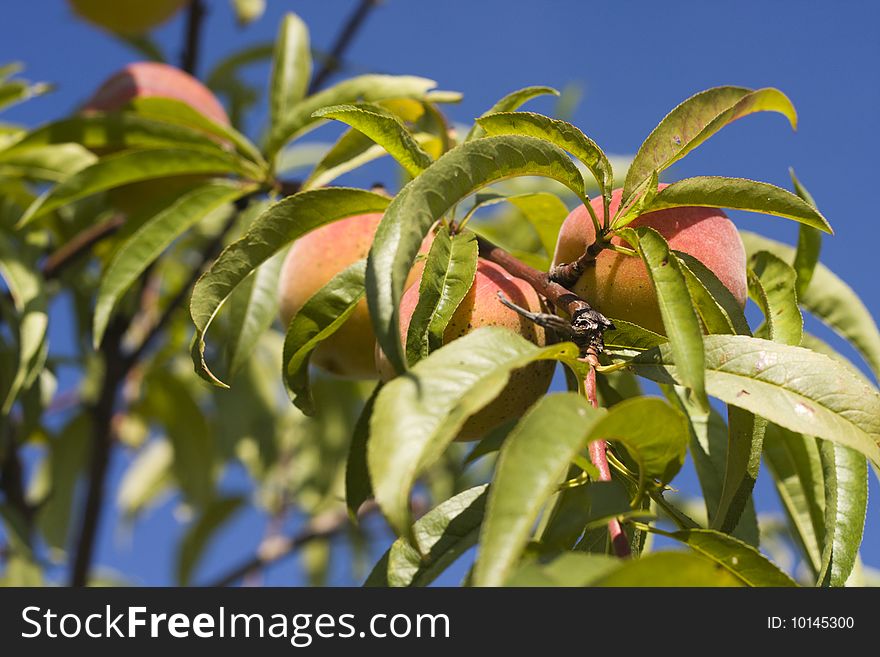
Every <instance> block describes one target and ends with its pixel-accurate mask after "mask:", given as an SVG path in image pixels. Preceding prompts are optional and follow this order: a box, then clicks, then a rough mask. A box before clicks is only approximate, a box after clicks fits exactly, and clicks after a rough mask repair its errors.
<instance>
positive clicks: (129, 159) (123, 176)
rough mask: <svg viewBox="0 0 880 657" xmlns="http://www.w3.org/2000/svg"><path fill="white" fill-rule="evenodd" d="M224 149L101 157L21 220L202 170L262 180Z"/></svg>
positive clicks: (145, 151)
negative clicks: (142, 183) (135, 185)
mask: <svg viewBox="0 0 880 657" xmlns="http://www.w3.org/2000/svg"><path fill="white" fill-rule="evenodd" d="M244 164H245V163H244V162H243V161H242V160H240V159H239V158H237V157H235V156H232V155H229V154H226V153H224V152H223V151H220V150H215V151H208V150H195V149H183V148H156V149H143V150H135V151H124V152H122V153H116V154H113V155H109V156H107V157H104V158H102V159H100V160H98V161H97V162H96V163H95V164H93V165H92V166H90V167H86V168H85V169H83V170H82V171H79V172H78V173H76V174H74V175H73V176H70V177H69V178H67V179H66V180H64V182H62V183H60V184H59V185H56V186H55V187H53V188H52V189H50V190H49V191H48V192H46V193H45V194H43V195H42V196H40V198H38V199H37V200H36V201H35V202H34V203H33V204H31V206H30V207H29V208H28V209H27V210H26V211H25V213H24V215H23V216H22V217H21V219H20V220H19V222H18V226H19V227H22V226H24V225H25V224H28V223H30V222H31V221H33V220H34V219H37V218H39V217H42V216H44V215H46V214H48V213H49V212H51V211H52V210H55V209H57V208H60V207H63V206H65V205H69V204H70V203H73V202H74V201H78V200H80V199H82V198H85V197H87V196H91V195H92V194H96V193H97V192H102V191H105V190H108V189H112V188H114V187H120V186H122V185H126V184H128V183H132V182H138V181H141V180H153V179H156V178H167V177H169V176H179V175H191V174H198V173H205V174H225V173H235V174H239V175H242V176H245V177H250V178H254V179H259V174H257V173H255V172H254V171H253V170H252V167H251V166H244Z"/></svg>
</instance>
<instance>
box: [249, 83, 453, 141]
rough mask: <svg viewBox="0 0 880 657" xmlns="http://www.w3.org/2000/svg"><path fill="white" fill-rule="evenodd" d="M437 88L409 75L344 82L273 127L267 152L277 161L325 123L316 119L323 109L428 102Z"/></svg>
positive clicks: (305, 101)
mask: <svg viewBox="0 0 880 657" xmlns="http://www.w3.org/2000/svg"><path fill="white" fill-rule="evenodd" d="M436 86H437V83H436V82H434V81H433V80H428V79H426V78H418V77H414V76H409V75H360V76H357V77H354V78H349V79H348V80H344V81H343V82H340V83H339V84H336V85H334V86H332V87H329V88H328V89H325V90H323V91H320V92H318V93H316V94H313V95H311V96H309V97H308V98H305V99H303V101H302V102H300V103H297V105H296V107H294V108H293V109H292V110H291V111H290V112H288V113H287V115H286V116H285V117H284V118H283V120H282V121H281V122H280V123H278V124H276V125H274V126H272V130H271V132H270V133H269V137H268V139H267V142H266V148H265V151H266V153H267V154H268V156H269V158H270V159H273V158H274V157H275V155H276V154H277V153H278V151H279V150H281V148H282V147H283V146H284V145H285V144H286V143H287V142H288V141H290V140H291V139H294V138H295V137H298V136H300V135H302V134H304V133H305V132H307V131H308V130H310V129H312V128H314V127H316V126H317V125H318V123H319V122H320V121H321V119H319V118H316V117H314V116H312V115H313V114H314V112H316V111H317V110H319V109H321V108H322V107H328V106H330V105H341V104H344V103H355V102H359V101H363V102H368V103H374V102H376V101H379V100H387V99H389V98H415V99H424V98H425V97H426V95H427V93H428V91H429V90H431V89H433V88H434V87H436Z"/></svg>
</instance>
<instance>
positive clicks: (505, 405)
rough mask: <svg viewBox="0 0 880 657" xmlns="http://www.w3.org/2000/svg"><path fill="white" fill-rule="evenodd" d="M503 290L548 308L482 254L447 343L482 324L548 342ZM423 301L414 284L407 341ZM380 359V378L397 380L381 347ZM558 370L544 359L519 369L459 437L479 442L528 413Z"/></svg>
mask: <svg viewBox="0 0 880 657" xmlns="http://www.w3.org/2000/svg"><path fill="white" fill-rule="evenodd" d="M498 292H501V293H503V294H504V295H505V296H506V297H507V298H508V299H510V300H511V301H512V302H513V303H515V304H516V305H518V306H520V307H522V308H527V309H528V310H531V311H532V312H540V311H541V310H542V308H541V299H540V297H539V296H538V294H537V292H535V290H534V289H533V288H532V287H531V286H530V285H529V284H528V283H526V282H525V281H524V280H522V279H519V278H515V277H513V276H511V275H510V274H509V273H507V271H506V270H504V269H503V268H502V267H500V266H499V265H496V264H495V263H494V262H490V261H489V260H483V259H482V258H481V259H480V260H479V261H478V262H477V273H476V276H475V277H474V284H473V285H472V286H471V289H470V291H469V292H468V293H467V295H466V296H465V298H464V299H463V300H462V302H461V304H459V306H458V308H457V309H456V311H455V313H453V315H452V319H451V320H450V322H449V325H448V326H447V327H446V331H445V332H444V334H443V342H444V344H446V343H448V342H450V341H451V340H455V339H456V338H460V337H461V336H463V335H465V334H466V333H469V332H470V331H472V330H474V329H477V328H480V327H481V326H501V327H503V328H507V329H510V330H511V331H513V332H515V333H517V334H519V335H521V336H522V337H524V338H526V339H527V340H530V341H531V342H534V343H535V344H537V345H541V346H543V345H544V344H545V342H546V336H545V335H544V329H543V328H541V327H539V326H537V325H536V324H534V323H532V322H530V321H529V320H527V319H525V318H524V317H522V316H521V315H519V314H518V313H516V312H515V311H513V310H511V309H510V308H508V307H507V306H505V305H503V304H502V303H501V302H500V301H499V299H498ZM418 300H419V286H418V285H413V286H411V287H410V288H409V289H408V290H406V292H404V294H403V298H402V299H401V301H400V333H401V336H402V337H403V339H404V342H405V341H406V333H407V330H408V329H409V323H410V320H411V319H412V314H413V311H414V310H415V307H416V304H417V303H418ZM376 360H377V366H378V368H379V374H380V376H381V377H382V378H383V379H385V380H387V379H389V378H391V377H392V376H393V375H394V368H393V367H392V365H391V363H390V362H389V361H388V359H387V358H386V357H385V354H384V353H382V352H381V351H380V350H378V349H377V358H376ZM553 369H554V363H553V362H550V361H540V362H536V363H532V364H531V365H528V366H526V367H523V368H521V369H518V370H515V371H514V372H513V373H512V374H511V376H510V381H509V382H508V383H507V386H506V387H505V388H504V389H503V390H502V391H501V393H500V394H499V395H498V397H496V398H495V399H494V400H493V401H492V402H491V403H490V404H489V405H488V406H486V407H484V408H483V409H482V410H480V411H479V412H477V413H476V414H474V415H473V416H471V417H470V418H469V419H468V420H467V422H466V423H465V425H464V427H462V430H461V432H460V433H459V435H458V437H457V438H456V439H457V440H477V439H479V438H481V437H483V436H484V435H485V434H486V433H488V432H489V431H490V430H491V429H494V428H495V427H497V426H498V425H500V424H502V423H503V422H505V421H507V420H509V419H511V418H515V417H519V416H520V415H522V414H523V413H524V412H525V411H526V409H527V408H528V407H529V406H531V405H532V404H533V403H534V402H535V401H537V399H538V398H539V397H540V396H541V395H543V394H544V393H545V392H547V388H548V387H549V386H550V380H551V379H552V378H553Z"/></svg>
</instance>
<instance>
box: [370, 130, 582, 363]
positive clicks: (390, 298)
mask: <svg viewBox="0 0 880 657" xmlns="http://www.w3.org/2000/svg"><path fill="white" fill-rule="evenodd" d="M524 175H536V176H546V177H548V178H552V179H554V180H558V181H559V182H561V183H563V184H565V185H566V186H568V187H569V188H570V189H571V190H572V191H574V192H575V193H576V194H577V195H578V196H579V197H580V198H581V199H582V200H584V202H586V199H585V198H584V191H583V190H584V179H583V176H582V175H581V173H580V171H578V169H577V167H575V165H574V163H573V162H572V161H571V159H570V158H569V157H568V156H567V155H566V154H565V152H564V151H562V150H561V149H560V148H558V147H557V146H554V145H553V144H550V143H548V142H545V141H543V140H540V139H535V138H534V137H522V136H513V135H506V136H503V137H487V138H485V139H479V140H476V141H472V142H467V143H464V144H462V145H460V146H457V147H456V148H453V149H452V150H451V151H449V152H448V153H446V154H445V155H443V156H442V157H441V158H440V159H438V160H437V161H436V162H435V163H434V164H432V165H431V166H430V167H429V168H428V169H426V170H425V172H424V173H423V174H421V175H420V176H418V177H417V178H415V179H414V180H413V181H412V182H410V183H409V184H408V185H407V186H406V187H404V188H403V189H402V190H401V191H400V192H399V193H398V194H397V196H396V197H395V198H394V200H393V201H392V202H391V205H390V206H389V207H388V210H387V211H386V212H385V216H384V217H383V218H382V221H381V222H380V223H379V226H378V228H377V230H376V236H375V238H374V240H373V246H372V248H371V249H370V255H369V258H368V260H367V303H368V304H369V307H370V316H371V318H372V320H373V326H374V328H375V331H376V336H377V339H378V342H379V346H380V347H381V348H382V350H383V351H384V352H385V354H386V355H387V356H388V359H389V360H390V362H391V363H392V365H393V366H394V368H395V369H396V370H397V371H403V370H405V369H406V363H405V360H406V359H405V354H404V352H403V348H402V346H401V343H400V323H399V321H398V317H397V312H398V304H399V302H400V297H401V296H402V294H403V288H404V284H405V282H406V278H407V276H408V275H409V271H410V268H411V266H412V263H413V260H414V259H415V256H416V253H417V252H418V250H419V247H420V245H421V242H422V239H423V238H424V236H425V235H426V234H427V232H428V229H429V228H430V227H431V226H432V225H433V224H434V223H435V222H436V221H437V220H438V219H440V218H441V217H442V216H443V215H444V214H445V213H446V212H448V211H449V210H450V209H451V208H452V207H453V206H454V205H455V204H456V203H458V202H459V201H461V200H462V199H464V198H465V197H467V196H469V195H470V194H472V193H474V192H476V191H477V190H479V189H480V188H481V187H484V186H486V185H488V184H491V183H493V182H496V181H498V180H503V179H505V178H511V177H515V176H524Z"/></svg>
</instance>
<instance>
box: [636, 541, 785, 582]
mask: <svg viewBox="0 0 880 657" xmlns="http://www.w3.org/2000/svg"><path fill="white" fill-rule="evenodd" d="M649 531H652V532H655V533H657V534H661V535H662V536H667V537H669V538H674V539H675V540H677V541H681V542H682V543H684V544H685V545H687V546H688V547H690V548H691V549H692V550H693V551H694V552H697V553H698V554H700V555H702V556H704V557H706V558H708V559H710V560H712V561H714V562H715V563H716V564H718V566H719V567H721V568H723V569H725V570H726V571H728V572H729V573H730V574H731V575H733V576H734V577H736V578H738V579H740V580H742V583H743V584H744V585H745V586H797V583H796V582H795V581H794V580H793V579H792V578H791V577H789V576H788V575H786V574H785V573H784V572H783V571H782V570H780V569H779V567H778V566H777V565H776V564H774V563H773V562H772V561H770V560H769V559H768V558H767V557H765V556H764V555H763V554H761V553H760V552H758V549H757V548H755V547H753V546H751V545H748V544H746V543H743V542H742V541H740V540H737V539H735V538H734V537H733V536H730V535H728V534H723V533H721V532H716V531H714V530H712V529H689V530H683V531H677V532H666V531H662V530H660V529H657V528H655V527H651V528H650V529H649Z"/></svg>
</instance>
